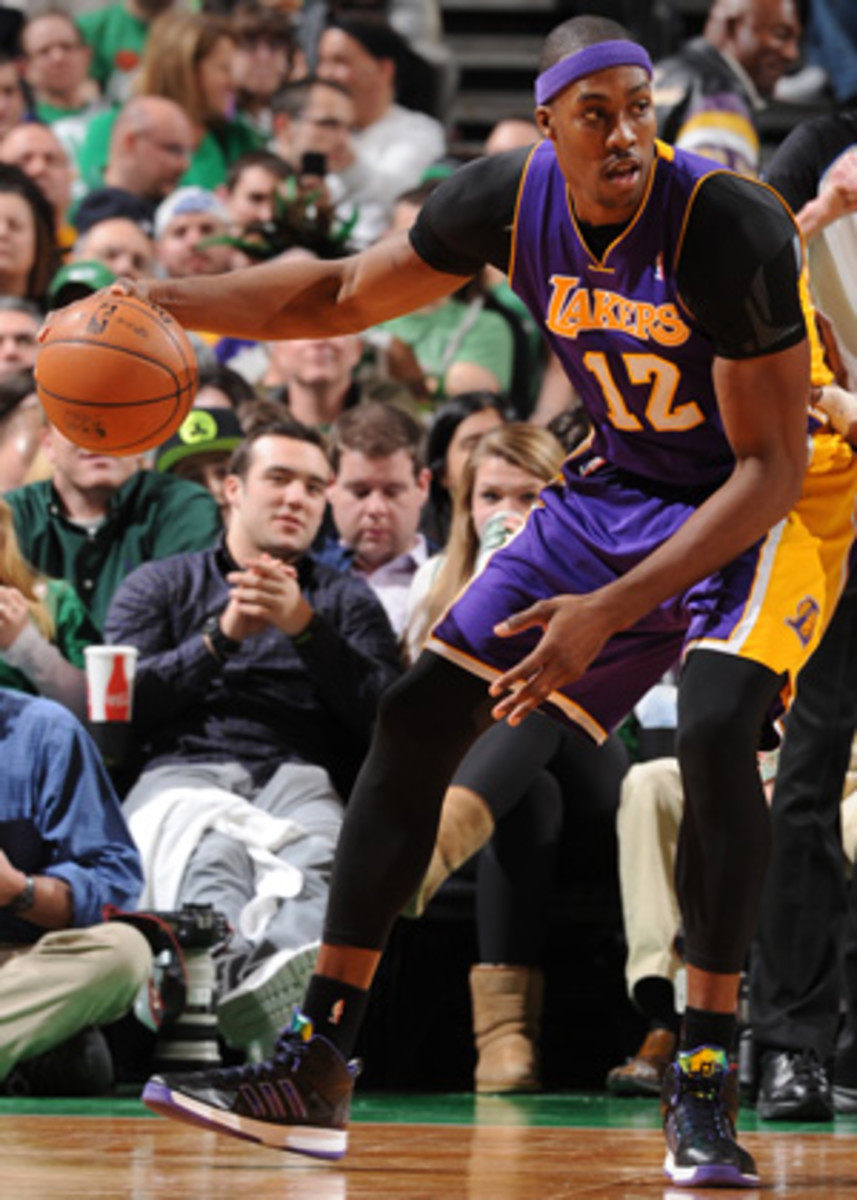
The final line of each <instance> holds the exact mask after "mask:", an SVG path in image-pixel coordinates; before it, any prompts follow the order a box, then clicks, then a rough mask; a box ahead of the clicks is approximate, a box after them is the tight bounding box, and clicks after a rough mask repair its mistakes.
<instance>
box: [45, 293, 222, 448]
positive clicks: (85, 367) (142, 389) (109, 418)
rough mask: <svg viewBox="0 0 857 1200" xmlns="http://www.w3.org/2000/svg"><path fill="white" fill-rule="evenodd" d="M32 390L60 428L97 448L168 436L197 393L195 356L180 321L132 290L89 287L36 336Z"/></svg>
mask: <svg viewBox="0 0 857 1200" xmlns="http://www.w3.org/2000/svg"><path fill="white" fill-rule="evenodd" d="M35 373H36V391H37V392H38V396H39V399H40V401H41V403H42V407H43V408H44V410H45V414H46V416H47V418H48V420H49V421H50V422H51V424H52V425H54V426H55V427H56V428H57V429H58V430H59V431H60V433H64V434H65V436H66V437H67V438H69V439H70V440H71V441H73V442H74V443H76V445H78V446H82V447H83V448H84V449H85V450H93V451H96V452H101V453H103V454H117V455H125V454H142V452H143V451H144V450H150V449H152V448H153V447H154V446H159V445H160V444H161V442H164V441H166V439H167V438H168V437H170V435H171V434H173V433H175V431H176V430H177V429H178V427H179V425H181V423H182V421H183V420H184V418H185V417H186V416H187V414H188V411H189V410H190V408H191V406H192V404H193V397H194V395H195V393H196V388H197V383H198V378H199V372H198V369H197V363H196V355H195V354H194V352H193V347H192V346H191V344H190V342H189V341H188V338H187V335H186V334H185V332H184V330H183V329H182V327H181V326H180V325H179V323H178V322H177V321H176V320H174V319H173V318H172V317H171V316H170V315H169V313H167V312H165V311H164V310H163V309H160V308H158V307H156V306H155V305H153V304H149V303H148V302H147V301H145V300H141V299H139V298H138V297H136V296H122V295H115V296H114V295H110V294H105V293H104V292H95V293H94V294H93V295H92V296H87V297H86V299H84V300H79V301H78V302H77V303H76V304H71V305H69V306H68V307H67V308H61V309H58V310H57V311H56V312H54V313H53V314H52V315H51V318H50V321H49V323H48V325H47V326H46V328H45V330H44V331H43V333H42V334H41V335H40V341H39V349H38V352H37V355H36V369H35Z"/></svg>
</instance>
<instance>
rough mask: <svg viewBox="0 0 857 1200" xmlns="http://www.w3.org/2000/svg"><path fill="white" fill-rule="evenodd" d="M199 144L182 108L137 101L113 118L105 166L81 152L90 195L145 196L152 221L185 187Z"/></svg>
mask: <svg viewBox="0 0 857 1200" xmlns="http://www.w3.org/2000/svg"><path fill="white" fill-rule="evenodd" d="M103 119H104V120H107V118H106V117H105V118H103ZM195 144H196V140H195V137H194V130H193V126H192V125H191V122H190V118H189V117H188V115H187V113H186V112H185V110H184V109H183V108H182V106H181V104H180V103H178V102H177V101H176V100H172V99H170V97H168V96H160V95H143V96H135V97H134V98H133V99H131V100H129V101H128V102H127V103H126V104H125V105H123V107H122V108H121V109H120V110H119V112H118V113H117V114H115V115H114V117H113V121H112V123H111V126H110V139H109V142H108V145H107V153H106V157H105V159H104V161H101V162H90V161H89V160H88V158H87V153H86V151H84V149H83V148H81V150H80V169H81V175H82V176H83V178H84V180H85V181H86V184H87V186H88V187H89V188H90V189H94V188H97V187H100V186H105V187H110V188H122V189H123V191H126V192H131V193H132V194H133V195H134V196H139V197H140V199H141V200H143V201H145V203H146V210H147V216H148V217H149V218H152V217H153V216H154V210H155V207H156V205H158V204H160V202H161V200H163V199H164V197H165V196H168V195H169V194H170V192H173V191H175V189H176V188H177V187H178V186H179V183H180V181H181V179H182V176H183V175H184V173H185V172H186V171H187V169H188V166H189V164H190V160H191V156H192V155H193V150H194V146H195Z"/></svg>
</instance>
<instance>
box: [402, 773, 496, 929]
mask: <svg viewBox="0 0 857 1200" xmlns="http://www.w3.org/2000/svg"><path fill="white" fill-rule="evenodd" d="M493 832H494V818H493V816H492V815H491V809H490V808H489V807H488V805H487V804H486V803H485V801H484V800H483V799H482V797H481V796H479V795H477V793H476V792H471V790H470V788H465V787H451V788H447V791H446V795H445V796H444V798H443V807H442V808H441V810H440V824H439V825H438V829H437V838H436V840H435V844H434V850H433V851H432V856H431V861H430V862H429V865H428V870H427V871H426V873H425V875H424V877H423V881H422V883H421V884H420V886H419V887H418V888H417V890H416V892H415V893H414V895H413V896H412V897H411V899H410V901H409V902H408V904H407V905H406V906H405V908H404V909H402V913H403V915H404V916H406V917H421V916H422V915H423V913H424V912H425V910H426V908H427V907H428V903H429V901H430V900H431V898H432V896H434V894H435V892H436V891H437V889H438V888H439V887H440V885H441V884H442V883H446V881H447V879H449V877H450V875H451V874H452V873H453V871H457V870H458V868H459V867H460V866H463V865H464V863H466V862H467V860H468V858H471V857H472V856H473V855H474V854H475V853H476V851H477V850H481V849H482V847H483V846H484V845H485V843H486V842H487V841H488V839H489V838H490V837H491V834H492V833H493Z"/></svg>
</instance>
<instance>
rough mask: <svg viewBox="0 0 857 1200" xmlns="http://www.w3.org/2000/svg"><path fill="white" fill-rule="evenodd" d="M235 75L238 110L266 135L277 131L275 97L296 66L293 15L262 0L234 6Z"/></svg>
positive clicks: (251, 0) (244, 0)
mask: <svg viewBox="0 0 857 1200" xmlns="http://www.w3.org/2000/svg"><path fill="white" fill-rule="evenodd" d="M232 27H233V29H234V31H235V53H234V55H233V57H232V68H233V77H234V80H235V86H236V89H237V103H238V112H239V113H240V114H241V116H242V117H243V119H244V120H245V121H246V122H247V124H248V125H250V126H251V128H253V129H254V130H255V131H256V133H258V134H259V136H260V137H262V138H269V137H270V136H271V133H272V131H273V120H272V113H271V100H272V98H273V96H274V95H275V94H276V92H277V91H278V89H279V88H281V87H282V86H283V84H284V83H285V82H286V80H287V79H288V77H289V73H290V71H291V69H292V50H293V40H294V39H293V34H292V30H293V25H292V21H291V18H290V15H289V14H288V13H287V12H284V11H283V10H282V9H279V8H276V7H274V6H271V5H267V4H264V3H261V2H260V0H241V3H239V4H236V5H235V7H234V9H233V10H232Z"/></svg>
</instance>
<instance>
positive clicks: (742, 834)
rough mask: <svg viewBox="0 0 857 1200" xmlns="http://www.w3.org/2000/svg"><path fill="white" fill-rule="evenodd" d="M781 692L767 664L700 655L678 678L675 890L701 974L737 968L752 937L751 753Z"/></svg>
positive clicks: (754, 815) (757, 861)
mask: <svg viewBox="0 0 857 1200" xmlns="http://www.w3.org/2000/svg"><path fill="white" fill-rule="evenodd" d="M781 686H782V678H781V677H779V676H777V675H775V674H774V673H773V672H772V671H770V670H768V668H767V667H763V666H760V665H759V664H758V663H754V662H750V661H748V660H746V659H741V658H738V657H736V656H734V655H731V654H720V653H717V652H713V651H706V650H697V651H694V652H693V653H692V654H690V655H689V656H688V660H687V664H686V666H685V668H684V670H683V671H682V675H681V679H680V681H679V719H678V731H677V746H678V756H679V763H680V765H681V773H682V782H683V785H684V793H685V810H684V820H683V821H682V825H681V832H680V835H679V843H678V854H677V861H676V886H677V890H678V898H679V906H680V909H681V914H682V920H683V923H684V932H685V944H686V953H687V960H688V962H689V963H691V964H692V965H693V966H695V967H699V968H700V969H702V970H705V971H714V972H717V973H722V974H727V975H728V974H734V973H736V972H739V971H741V970H742V969H743V967H744V965H745V960H746V955H747V951H748V948H749V945H750V939H751V938H752V936H753V931H754V927H755V922H756V913H757V911H758V907H759V898H760V894H761V889H762V883H763V881H764V877H765V868H766V866H767V861H768V854H769V847H770V827H769V821H768V811H767V805H766V804H765V798H764V796H763V794H762V785H761V782H760V780H759V768H758V762H757V751H758V748H759V739H760V735H761V730H762V727H763V724H764V722H765V718H766V715H767V713H768V710H769V709H770V706H771V705H772V704H773V702H774V700H775V698H776V696H777V693H778V691H779V690H780V687H781Z"/></svg>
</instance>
